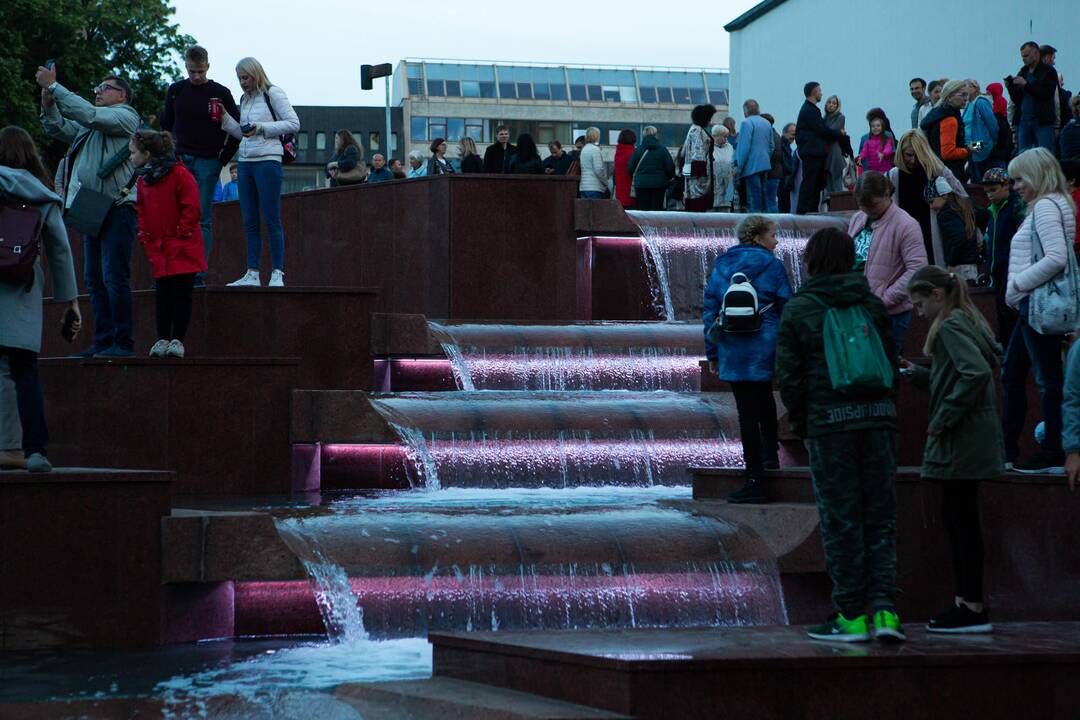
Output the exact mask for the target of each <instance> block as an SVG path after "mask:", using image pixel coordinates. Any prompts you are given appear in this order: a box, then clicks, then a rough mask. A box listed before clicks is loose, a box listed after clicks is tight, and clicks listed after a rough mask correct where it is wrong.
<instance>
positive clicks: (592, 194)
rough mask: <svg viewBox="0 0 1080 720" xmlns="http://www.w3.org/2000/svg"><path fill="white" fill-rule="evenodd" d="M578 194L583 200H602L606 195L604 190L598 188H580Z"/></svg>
mask: <svg viewBox="0 0 1080 720" xmlns="http://www.w3.org/2000/svg"><path fill="white" fill-rule="evenodd" d="M580 195H581V197H582V198H583V199H585V200H603V199H604V198H606V197H607V196H608V194H607V193H606V192H600V191H598V190H582V191H581V193H580Z"/></svg>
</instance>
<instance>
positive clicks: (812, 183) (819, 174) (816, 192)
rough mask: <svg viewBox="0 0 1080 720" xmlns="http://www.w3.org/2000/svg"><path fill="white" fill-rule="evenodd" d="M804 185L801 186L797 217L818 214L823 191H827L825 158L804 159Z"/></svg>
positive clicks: (796, 210) (796, 211)
mask: <svg viewBox="0 0 1080 720" xmlns="http://www.w3.org/2000/svg"><path fill="white" fill-rule="evenodd" d="M802 173H803V174H802V185H800V186H799V205H798V207H797V208H796V209H795V214H796V215H805V214H806V213H812V212H817V209H818V206H819V205H820V204H821V191H822V190H824V189H825V158H823V157H804V158H802Z"/></svg>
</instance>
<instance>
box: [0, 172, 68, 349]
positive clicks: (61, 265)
mask: <svg viewBox="0 0 1080 720" xmlns="http://www.w3.org/2000/svg"><path fill="white" fill-rule="evenodd" d="M0 197H2V198H5V199H8V200H14V201H16V202H20V203H26V204H27V205H31V206H33V207H35V208H37V209H38V211H40V212H41V220H42V222H41V227H42V231H41V256H39V257H38V261H37V263H35V267H34V284H33V285H32V286H31V288H30V292H26V291H25V290H24V289H23V288H21V287H15V286H14V285H8V284H6V283H0V346H2V347H14V348H20V349H22V350H29V351H31V352H35V353H36V352H41V322H42V309H41V297H42V290H43V289H44V286H45V274H44V271H43V270H42V267H41V263H42V260H41V258H42V256H43V257H44V259H45V261H47V262H48V263H49V276H50V277H51V278H52V285H53V298H54V299H55V300H57V301H58V302H68V301H70V300H72V299H74V298H75V296H76V295H77V294H78V290H77V289H76V285H75V265H74V263H73V262H72V259H71V246H70V245H69V244H68V236H67V230H66V229H65V228H64V221H63V218H62V213H61V204H60V196H59V195H57V194H56V193H54V192H53V191H52V190H49V189H48V188H46V187H45V186H44V185H42V184H41V181H40V180H38V179H37V178H36V177H34V176H33V175H31V174H30V173H29V172H27V171H26V170H14V169H12V168H9V167H5V166H2V165H0Z"/></svg>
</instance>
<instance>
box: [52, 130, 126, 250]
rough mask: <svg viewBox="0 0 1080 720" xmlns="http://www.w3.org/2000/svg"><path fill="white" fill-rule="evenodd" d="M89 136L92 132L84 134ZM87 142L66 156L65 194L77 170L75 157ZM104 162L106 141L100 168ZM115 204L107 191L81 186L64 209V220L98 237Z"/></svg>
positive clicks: (80, 144)
mask: <svg viewBox="0 0 1080 720" xmlns="http://www.w3.org/2000/svg"><path fill="white" fill-rule="evenodd" d="M89 137H90V133H87V134H86V135H85V136H84V138H87V139H89ZM85 144H86V139H84V140H83V141H82V142H81V143H79V145H78V147H76V148H74V150H73V151H72V152H71V153H68V155H67V157H65V158H64V163H65V173H66V174H67V175H68V177H65V194H66V190H67V185H68V184H69V183H70V182H71V178H70V173H73V172H75V158H76V156H77V155H78V153H80V152H81V151H82V146H83V145H85ZM104 164H105V143H102V144H101V162H100V163H99V165H98V167H99V169H100V167H101V166H102V165H104ZM114 204H115V201H114V200H113V198H111V197H109V196H108V195H106V194H105V193H102V192H98V191H97V190H91V189H90V188H88V187H86V186H81V187H79V191H78V192H77V193H75V199H74V200H72V201H71V207H69V208H68V209H67V210H66V211H64V222H65V223H66V224H67V225H69V226H71V227H73V228H75V229H76V230H78V231H79V232H81V233H82V234H84V235H90V236H92V237H97V236H98V235H99V234H100V233H101V227H102V226H103V225H104V224H105V219H106V218H107V217H108V216H109V212H110V211H111V210H112V208H113V205H114Z"/></svg>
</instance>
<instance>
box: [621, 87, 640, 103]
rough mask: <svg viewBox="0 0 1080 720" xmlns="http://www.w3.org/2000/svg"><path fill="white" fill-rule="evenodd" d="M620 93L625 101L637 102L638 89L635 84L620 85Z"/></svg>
mask: <svg viewBox="0 0 1080 720" xmlns="http://www.w3.org/2000/svg"><path fill="white" fill-rule="evenodd" d="M619 95H620V96H621V97H622V101H623V102H624V103H636V102H637V89H636V88H635V87H634V86H633V85H620V86H619Z"/></svg>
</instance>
